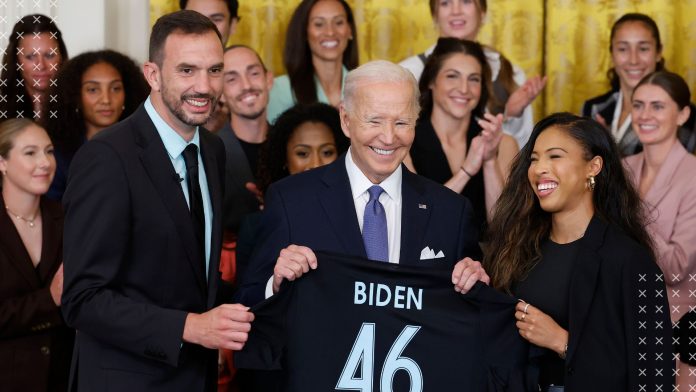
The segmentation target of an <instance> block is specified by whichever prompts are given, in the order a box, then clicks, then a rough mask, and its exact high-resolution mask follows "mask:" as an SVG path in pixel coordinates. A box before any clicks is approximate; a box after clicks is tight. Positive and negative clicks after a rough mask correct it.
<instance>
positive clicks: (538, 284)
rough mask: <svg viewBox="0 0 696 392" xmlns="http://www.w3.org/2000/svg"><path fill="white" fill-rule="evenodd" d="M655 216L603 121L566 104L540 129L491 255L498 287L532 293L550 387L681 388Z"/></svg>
mask: <svg viewBox="0 0 696 392" xmlns="http://www.w3.org/2000/svg"><path fill="white" fill-rule="evenodd" d="M645 224H646V220H645V217H644V213H643V208H642V204H641V200H640V197H639V195H638V193H637V192H636V190H635V189H634V188H633V186H632V184H631V182H630V178H629V177H628V176H627V175H626V173H625V171H624V168H623V166H622V163H621V160H620V157H619V154H618V151H617V148H616V145H615V143H614V142H613V140H612V138H611V135H610V134H609V132H607V131H606V130H605V129H604V128H603V127H602V126H601V125H600V124H598V123H597V122H595V121H593V120H591V119H588V118H583V117H578V116H575V115H572V114H569V113H559V114H554V115H551V116H549V117H547V118H545V119H543V120H541V121H540V122H539V123H538V124H537V125H536V126H535V127H534V130H533V131H532V135H531V136H530V139H529V143H528V144H527V145H526V146H525V147H524V148H523V149H522V151H521V152H520V154H519V155H518V157H517V158H516V159H515V161H514V163H513V165H512V171H511V174H510V177H509V179H508V183H507V185H506V186H505V188H504V190H503V192H502V194H501V196H500V199H499V200H498V203H497V204H496V208H495V213H494V216H493V219H492V221H491V223H490V232H489V238H488V239H489V242H488V244H487V246H486V249H485V252H484V253H485V256H484V263H485V266H486V270H487V271H488V274H489V275H490V276H491V284H492V285H493V286H494V287H495V288H497V289H500V290H504V291H506V292H509V293H511V294H513V295H515V296H516V297H517V298H520V299H521V302H520V303H518V305H517V312H516V313H515V318H516V320H517V327H518V329H519V332H520V335H521V336H522V337H523V338H525V339H526V340H528V341H529V342H530V343H532V344H533V345H535V346H538V347H540V348H541V350H542V351H543V355H542V357H541V362H540V385H541V386H542V390H544V391H546V390H547V388H549V387H551V386H559V385H560V386H565V390H566V391H590V390H591V391H637V390H640V389H641V388H640V385H649V388H650V389H651V390H655V388H657V386H660V387H661V388H663V390H671V384H672V380H673V377H672V371H673V370H672V369H673V362H672V356H671V352H672V350H671V348H672V346H671V331H670V328H669V326H670V321H669V314H668V313H669V312H668V310H669V309H668V305H667V297H666V292H665V285H664V281H663V279H662V277H661V272H660V269H659V268H658V266H657V264H656V263H655V261H654V255H653V251H652V242H651V240H650V237H649V235H648V232H647V231H646V229H645ZM641 293H642V294H641ZM648 294H649V295H648ZM641 369H649V372H647V371H644V372H641ZM548 390H553V389H548Z"/></svg>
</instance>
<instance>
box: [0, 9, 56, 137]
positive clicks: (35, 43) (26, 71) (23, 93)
mask: <svg viewBox="0 0 696 392" xmlns="http://www.w3.org/2000/svg"><path fill="white" fill-rule="evenodd" d="M67 60H68V50H67V49H66V48H65V42H63V35H62V34H61V32H60V30H58V27H56V25H55V23H53V20H52V19H51V18H49V17H48V16H46V15H41V14H34V15H27V16H25V17H23V18H22V19H20V20H19V21H17V23H15V25H14V28H13V29H12V33H11V34H10V37H9V42H8V44H7V49H6V50H5V55H4V58H3V61H2V65H3V68H2V73H0V79H2V80H4V81H5V83H3V84H2V85H0V95H1V96H3V97H5V99H4V100H0V121H2V120H4V119H8V118H19V117H22V118H29V119H34V121H37V122H39V123H41V124H46V123H47V121H48V120H49V117H50V116H49V115H48V113H47V112H46V111H45V108H46V104H47V103H48V101H49V99H48V97H47V94H48V90H49V89H50V88H51V87H52V86H53V85H54V84H55V80H54V79H55V74H56V73H57V72H58V70H59V69H60V67H61V65H62V64H63V63H64V62H65V61H67Z"/></svg>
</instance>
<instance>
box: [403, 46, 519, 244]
mask: <svg viewBox="0 0 696 392" xmlns="http://www.w3.org/2000/svg"><path fill="white" fill-rule="evenodd" d="M418 85H419V89H420V93H421V98H420V100H421V113H420V116H419V119H418V122H417V123H416V136H415V138H414V140H413V145H412V146H411V151H410V157H411V161H412V168H413V169H415V171H416V172H417V173H418V174H420V175H422V176H424V177H427V178H430V179H431V180H433V181H437V182H439V183H441V184H444V185H445V186H447V187H448V188H450V189H452V190H453V191H455V192H457V193H461V194H462V195H464V196H466V197H467V198H468V199H469V200H470V201H471V203H472V205H473V207H474V219H475V221H476V225H477V227H478V228H479V230H481V233H482V234H483V232H484V230H485V226H486V221H487V220H488V218H489V216H488V214H489V212H490V211H491V210H492V209H493V205H494V204H495V201H496V200H497V198H498V195H500V192H501V190H502V188H503V184H504V183H505V179H506V178H507V174H508V172H509V169H510V163H511V162H512V159H513V158H514V156H515V154H517V151H518V150H519V148H518V147H517V142H516V141H515V139H514V138H513V137H512V136H510V135H507V134H504V133H503V132H502V117H503V116H502V115H501V114H499V115H498V116H493V115H491V114H489V113H486V112H485V111H486V103H487V102H488V97H489V96H490V88H491V87H490V85H491V83H490V68H489V67H488V62H487V61H486V57H485V55H484V52H483V48H482V47H481V46H480V45H479V44H477V43H475V42H472V41H465V40H459V39H457V38H440V39H439V40H438V43H437V45H436V46H435V49H434V50H433V52H432V54H431V55H430V57H429V58H428V61H427V62H426V64H425V68H424V70H423V74H422V75H421V78H420V81H419V83H418ZM406 162H407V165H408V164H409V163H408V160H407V161H406ZM409 166H410V165H409Z"/></svg>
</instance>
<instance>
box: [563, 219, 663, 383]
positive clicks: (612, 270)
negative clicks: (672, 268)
mask: <svg viewBox="0 0 696 392" xmlns="http://www.w3.org/2000/svg"><path fill="white" fill-rule="evenodd" d="M580 241H581V246H580V249H579V251H578V255H577V259H576V261H575V266H574V269H573V278H572V281H571V287H570V303H569V342H568V352H567V357H566V375H565V387H566V391H569V392H573V391H639V390H647V391H654V390H658V389H659V388H657V387H656V385H661V386H662V388H663V389H662V390H664V391H671V390H672V388H671V384H672V381H673V379H674V377H673V373H672V368H673V367H674V361H673V359H672V355H671V353H672V329H671V322H670V319H669V307H668V305H667V293H666V290H665V283H664V280H662V279H660V276H661V274H662V273H661V271H660V269H659V268H658V266H657V264H655V262H654V261H653V259H652V257H651V256H650V254H649V253H648V251H647V250H646V249H645V248H643V247H641V246H639V245H638V244H637V243H636V242H635V241H633V240H631V239H630V238H629V237H628V236H627V235H626V234H624V233H623V232H621V231H620V230H618V229H617V228H615V227H614V226H611V225H608V224H607V223H606V222H604V221H603V220H601V219H600V218H598V217H596V216H595V217H594V218H593V219H592V221H591V222H590V225H589V226H588V228H587V231H586V232H585V235H584V237H583V238H582V239H581V240H580ZM643 355H644V356H643ZM641 385H644V386H645V389H642V388H641Z"/></svg>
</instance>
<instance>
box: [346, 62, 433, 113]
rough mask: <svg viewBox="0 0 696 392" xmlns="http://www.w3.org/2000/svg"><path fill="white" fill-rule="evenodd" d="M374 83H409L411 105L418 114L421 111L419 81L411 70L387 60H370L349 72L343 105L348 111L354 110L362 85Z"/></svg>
mask: <svg viewBox="0 0 696 392" xmlns="http://www.w3.org/2000/svg"><path fill="white" fill-rule="evenodd" d="M374 83H407V84H408V85H409V86H410V87H411V90H412V91H413V94H412V95H411V97H412V102H411V105H412V107H413V109H414V112H415V113H416V114H417V113H418V112H420V104H419V102H418V100H419V99H420V92H419V90H418V81H416V78H415V77H414V76H413V74H412V73H411V71H409V70H407V69H406V68H404V67H402V66H400V65H398V64H394V63H392V62H391V61H386V60H375V61H370V62H369V63H365V64H363V65H361V66H359V67H358V68H355V69H354V70H352V71H350V72H348V75H346V81H345V84H344V86H343V107H344V108H345V110H346V111H347V112H352V111H353V107H354V106H353V102H354V100H355V98H356V96H357V92H358V89H359V87H360V85H364V84H374Z"/></svg>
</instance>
